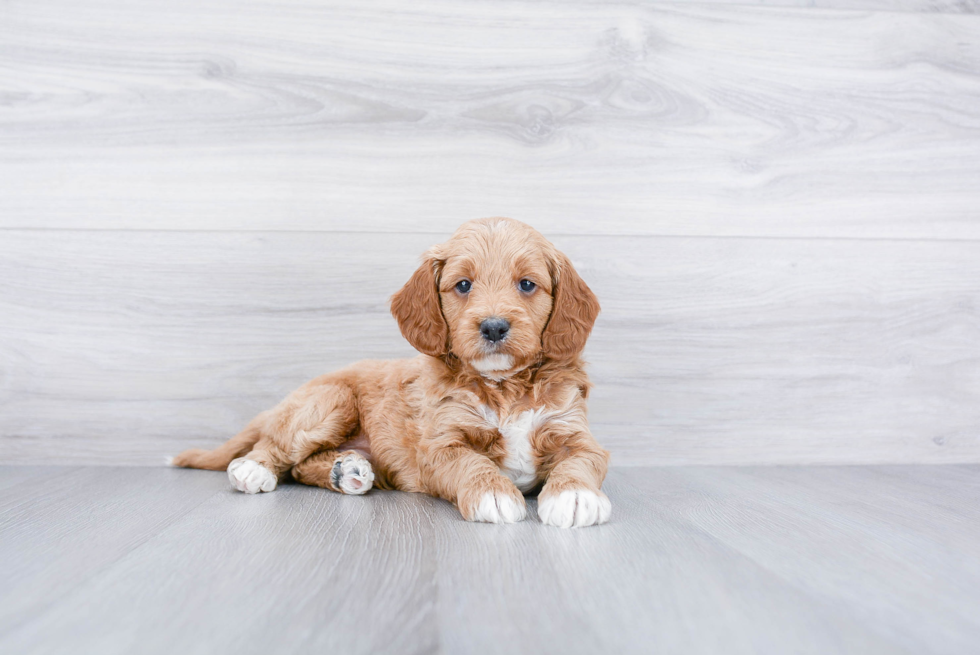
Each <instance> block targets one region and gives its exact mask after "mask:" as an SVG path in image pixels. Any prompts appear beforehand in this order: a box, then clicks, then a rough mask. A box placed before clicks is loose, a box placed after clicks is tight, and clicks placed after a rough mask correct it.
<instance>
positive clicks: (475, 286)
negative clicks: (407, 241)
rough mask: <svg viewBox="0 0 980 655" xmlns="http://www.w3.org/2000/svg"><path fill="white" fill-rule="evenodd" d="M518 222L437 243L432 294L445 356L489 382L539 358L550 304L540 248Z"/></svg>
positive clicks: (473, 229) (469, 229)
mask: <svg viewBox="0 0 980 655" xmlns="http://www.w3.org/2000/svg"><path fill="white" fill-rule="evenodd" d="M539 238H540V237H539V235H537V234H536V233H531V232H530V231H529V230H527V229H526V228H525V227H524V226H522V225H521V224H519V223H516V222H514V223H512V222H507V221H498V222H496V223H489V224H486V223H484V224H476V225H468V226H466V227H464V229H461V230H460V231H459V232H457V234H456V236H455V237H454V238H453V239H452V240H451V241H449V242H448V243H447V244H445V245H444V247H443V248H442V251H441V256H442V261H443V264H442V271H441V275H440V276H439V296H440V301H441V303H442V313H443V316H444V317H445V321H446V324H447V325H448V328H449V342H450V344H451V348H452V352H453V354H455V355H456V356H457V357H459V358H460V359H462V360H463V361H464V362H467V363H469V364H470V365H471V366H473V368H475V369H476V370H478V371H479V372H480V373H483V374H485V375H487V376H489V377H494V376H495V374H501V373H504V372H506V371H509V370H511V369H513V368H523V367H524V366H526V365H527V364H528V363H530V362H531V361H533V360H534V359H536V358H537V357H538V355H539V353H540V352H541V335H542V334H543V333H544V330H545V326H546V325H547V324H548V319H549V318H550V317H551V310H552V306H553V304H554V298H553V297H552V280H551V272H550V271H549V267H548V258H547V252H548V248H547V245H550V244H547V245H546V244H545V243H542V242H541V241H539Z"/></svg>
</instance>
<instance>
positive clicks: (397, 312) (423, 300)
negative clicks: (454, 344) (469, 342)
mask: <svg viewBox="0 0 980 655" xmlns="http://www.w3.org/2000/svg"><path fill="white" fill-rule="evenodd" d="M441 269H442V261H440V260H438V259H436V258H435V257H434V256H433V255H432V253H431V252H429V253H426V255H425V257H424V258H423V260H422V265H421V266H419V267H418V270H416V271H415V273H413V274H412V277H411V278H410V279H409V280H408V282H406V283H405V286H403V287H402V288H401V290H400V291H398V293H396V294H395V295H393V296H392V297H391V313H392V315H394V317H395V320H396V321H398V328H399V329H400V330H401V331H402V335H403V336H404V337H405V338H406V339H408V342H409V343H410V344H412V346H414V347H415V349H416V350H418V351H419V352H420V353H424V354H426V355H432V356H433V357H441V356H443V355H445V354H446V353H447V352H449V348H448V346H447V341H448V339H449V328H448V327H447V326H446V321H445V319H444V318H443V317H442V309H441V307H440V305H439V287H438V284H439V272H440V271H441Z"/></svg>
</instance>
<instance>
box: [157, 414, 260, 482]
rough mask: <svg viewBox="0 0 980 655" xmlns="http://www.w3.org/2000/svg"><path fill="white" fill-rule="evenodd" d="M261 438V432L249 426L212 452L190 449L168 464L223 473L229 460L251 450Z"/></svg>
mask: <svg viewBox="0 0 980 655" xmlns="http://www.w3.org/2000/svg"><path fill="white" fill-rule="evenodd" d="M261 436H262V432H261V431H260V430H259V429H258V428H257V427H254V426H251V425H250V426H248V427H247V428H245V429H244V430H242V431H241V432H239V433H238V434H236V435H235V436H234V437H232V438H231V439H229V440H228V441H226V442H225V443H223V444H221V445H220V446H218V447H217V448H215V449H214V450H203V449H201V448H191V449H190V450H185V451H184V452H182V453H181V454H179V455H177V456H176V457H174V458H172V459H171V460H170V464H171V465H172V466H182V467H184V468H189V469H208V470H209V471H224V470H225V469H226V468H228V464H230V463H231V460H233V459H235V458H236V457H241V456H242V455H244V454H246V453H247V452H248V451H250V450H252V446H254V445H255V442H256V441H258V440H259V437H261Z"/></svg>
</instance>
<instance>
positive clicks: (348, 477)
mask: <svg viewBox="0 0 980 655" xmlns="http://www.w3.org/2000/svg"><path fill="white" fill-rule="evenodd" d="M330 483H331V484H332V485H333V487H334V489H336V490H337V491H339V492H340V493H344V494H350V495H352V496H359V495H360V494H366V493H367V492H368V490H370V489H371V486H372V485H373V484H374V469H373V468H371V462H369V461H367V459H365V458H364V457H363V456H362V455H361V454H360V453H356V452H353V451H351V452H348V453H344V454H343V455H341V456H340V457H338V458H337V461H336V462H334V465H333V469H332V470H331V471H330Z"/></svg>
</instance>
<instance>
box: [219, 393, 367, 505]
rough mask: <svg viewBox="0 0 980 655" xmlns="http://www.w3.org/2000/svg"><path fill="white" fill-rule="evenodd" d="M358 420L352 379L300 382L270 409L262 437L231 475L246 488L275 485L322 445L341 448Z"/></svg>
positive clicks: (234, 463)
mask: <svg viewBox="0 0 980 655" xmlns="http://www.w3.org/2000/svg"><path fill="white" fill-rule="evenodd" d="M357 425H358V415H357V404H356V401H355V399H354V394H353V392H352V390H351V388H350V387H349V386H348V385H346V384H343V383H338V382H321V383H319V384H314V383H311V384H308V385H306V386H303V387H300V388H299V389H297V390H296V391H294V392H293V393H292V394H290V395H289V397H287V398H286V399H285V400H284V401H282V402H281V403H279V405H277V406H276V407H275V408H273V409H272V410H270V411H268V412H266V413H265V425H264V427H263V429H262V438H261V439H259V441H258V443H256V444H255V447H254V448H253V449H252V450H251V452H249V453H248V454H247V455H245V456H244V457H240V458H238V459H236V460H234V461H232V462H231V463H230V464H229V465H228V479H229V480H230V481H231V483H232V486H234V487H235V488H236V489H238V490H239V491H244V492H246V493H258V492H259V491H272V490H273V489H275V488H276V485H277V483H278V481H279V479H280V478H281V477H282V475H283V474H284V473H285V472H286V471H288V470H289V469H290V468H292V467H293V466H295V465H297V464H299V463H300V462H302V461H303V460H305V459H307V458H308V457H309V456H310V455H312V454H313V453H315V452H317V451H321V450H324V449H330V448H336V447H337V446H339V445H340V444H341V443H343V442H344V441H346V440H347V437H348V436H349V435H350V434H351V433H352V432H353V431H354V430H356V429H357ZM365 463H366V462H365ZM372 479H373V478H372ZM361 483H362V485H363V484H364V481H363V480H361ZM368 488H370V487H368ZM365 490H366V489H365Z"/></svg>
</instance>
